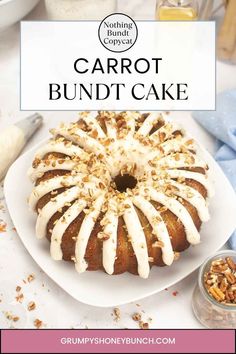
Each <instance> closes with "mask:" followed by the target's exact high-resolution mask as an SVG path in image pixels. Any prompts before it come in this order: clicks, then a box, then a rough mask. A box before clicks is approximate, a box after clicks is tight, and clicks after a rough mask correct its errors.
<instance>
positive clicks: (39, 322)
mask: <svg viewBox="0 0 236 354" xmlns="http://www.w3.org/2000/svg"><path fill="white" fill-rule="evenodd" d="M42 326H43V322H42V321H41V320H39V319H38V318H37V319H36V320H34V327H36V328H37V329H39V328H41V327H42Z"/></svg>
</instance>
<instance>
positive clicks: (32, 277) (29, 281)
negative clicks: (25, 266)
mask: <svg viewBox="0 0 236 354" xmlns="http://www.w3.org/2000/svg"><path fill="white" fill-rule="evenodd" d="M34 279H35V275H34V274H30V275H29V276H28V278H27V280H28V283H31V282H32V281H33V280H34Z"/></svg>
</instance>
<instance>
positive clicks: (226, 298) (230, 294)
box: [204, 257, 236, 305]
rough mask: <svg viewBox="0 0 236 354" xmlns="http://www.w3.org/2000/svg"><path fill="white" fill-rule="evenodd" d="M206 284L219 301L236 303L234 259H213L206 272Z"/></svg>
mask: <svg viewBox="0 0 236 354" xmlns="http://www.w3.org/2000/svg"><path fill="white" fill-rule="evenodd" d="M204 284H205V288H206V290H207V291H208V293H209V295H210V296H212V297H213V298H214V299H215V300H216V301H217V302H220V303H224V304H226V305H227V304H228V305H236V291H235V289H236V264H235V263H234V261H233V259H232V258H230V257H227V258H226V259H221V258H220V259H216V260H214V261H212V263H211V265H210V269H209V271H208V272H206V273H205V274H204ZM234 287H235V289H234Z"/></svg>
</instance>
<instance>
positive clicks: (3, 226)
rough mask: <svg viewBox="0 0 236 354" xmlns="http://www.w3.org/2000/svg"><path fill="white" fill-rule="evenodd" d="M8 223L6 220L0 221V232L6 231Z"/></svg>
mask: <svg viewBox="0 0 236 354" xmlns="http://www.w3.org/2000/svg"><path fill="white" fill-rule="evenodd" d="M6 227H7V224H6V223H5V222H1V223H0V232H6V231H7V230H6Z"/></svg>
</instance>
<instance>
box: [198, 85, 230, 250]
mask: <svg viewBox="0 0 236 354" xmlns="http://www.w3.org/2000/svg"><path fill="white" fill-rule="evenodd" d="M192 115H193V118H194V119H195V120H196V121H197V122H198V123H200V124H201V125H202V126H203V127H204V128H205V129H206V130H207V131H208V132H209V133H211V134H212V135H213V136H214V137H216V138H217V142H216V143H217V152H216V155H215V159H216V161H217V162H218V163H219V165H220V166H221V168H222V170H223V171H224V173H225V175H226V176H227V177H228V179H229V180H230V182H231V184H232V186H233V188H234V190H235V191H236V89H235V90H231V91H225V92H223V93H221V94H219V95H218V97H217V109H216V111H205V112H204V111H202V112H201V111H199V112H198V111H196V112H193V113H192ZM235 217H236V215H235ZM229 245H230V247H231V248H232V249H234V250H236V231H235V232H234V234H233V235H232V236H231V238H230V239H229Z"/></svg>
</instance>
